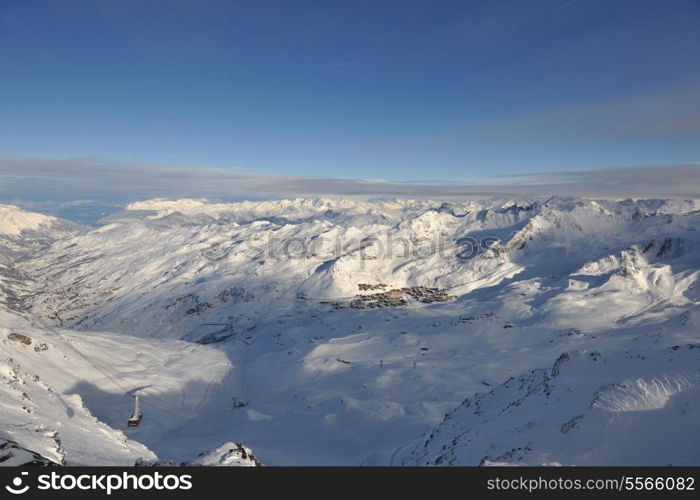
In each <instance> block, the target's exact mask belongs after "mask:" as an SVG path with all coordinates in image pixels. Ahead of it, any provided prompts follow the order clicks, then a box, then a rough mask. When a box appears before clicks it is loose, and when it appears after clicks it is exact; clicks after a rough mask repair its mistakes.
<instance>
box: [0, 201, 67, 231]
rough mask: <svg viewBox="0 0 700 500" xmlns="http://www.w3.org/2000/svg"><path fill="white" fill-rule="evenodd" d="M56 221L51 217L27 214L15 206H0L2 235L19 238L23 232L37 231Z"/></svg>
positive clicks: (32, 213) (0, 229)
mask: <svg viewBox="0 0 700 500" xmlns="http://www.w3.org/2000/svg"><path fill="white" fill-rule="evenodd" d="M56 221H57V219H56V218H55V217H51V216H50V215H42V214H37V213H34V212H27V211H25V210H22V209H21V208H19V207H16V206H14V205H0V235H7V236H19V235H20V234H21V233H22V231H26V230H29V231H36V230H38V229H40V228H42V227H48V226H51V225H52V224H53V223H55V222H56Z"/></svg>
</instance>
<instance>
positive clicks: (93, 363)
mask: <svg viewBox="0 0 700 500" xmlns="http://www.w3.org/2000/svg"><path fill="white" fill-rule="evenodd" d="M37 319H39V318H37ZM39 322H40V323H41V324H42V326H44V327H45V328H46V329H48V330H50V331H51V332H52V333H53V334H54V335H55V336H56V338H58V339H59V340H60V341H61V342H62V343H63V344H64V345H66V346H67V347H69V348H70V349H71V350H72V351H73V352H74V353H76V354H77V355H78V356H80V357H81V358H83V359H84V360H85V361H87V362H88V363H89V364H90V365H91V366H92V367H93V368H95V369H96V370H97V371H99V372H100V373H101V374H102V375H104V376H105V377H107V378H108V379H109V380H111V381H112V383H113V384H114V385H116V386H117V387H118V388H119V389H120V390H122V391H123V392H124V393H125V394H129V392H130V391H131V390H132V389H130V388H129V387H126V386H125V385H123V384H122V383H120V382H119V381H118V380H117V379H116V378H115V377H113V376H112V375H110V374H109V373H108V370H107V368H106V367H105V366H104V365H101V364H100V363H97V361H95V360H91V359H90V358H89V357H87V356H86V355H85V354H83V353H82V352H80V351H79V350H78V349H77V348H76V347H75V346H74V345H73V344H72V343H71V342H70V341H69V340H67V339H65V338H64V337H63V335H61V334H60V333H59V332H58V331H57V330H56V328H55V327H53V326H51V325H48V324H46V323H45V322H44V321H43V320H41V319H39ZM148 399H149V400H151V399H153V400H156V401H159V402H161V403H162V404H163V405H166V406H169V407H171V408H173V409H175V410H176V411H179V410H180V409H179V408H178V407H177V406H175V405H174V404H172V403H170V402H168V401H166V400H164V399H162V398H160V397H158V396H156V395H154V394H149V395H148ZM142 403H145V404H146V405H148V406H152V407H154V408H156V409H159V410H160V411H163V412H165V413H169V414H171V415H175V416H178V417H180V418H191V416H190V415H185V414H184V413H179V414H176V413H174V412H172V411H169V410H166V409H164V408H162V407H159V406H158V405H156V404H154V403H153V402H151V401H142Z"/></svg>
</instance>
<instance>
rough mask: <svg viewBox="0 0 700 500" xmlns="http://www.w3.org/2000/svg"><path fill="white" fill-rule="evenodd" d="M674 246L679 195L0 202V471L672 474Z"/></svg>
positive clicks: (685, 460) (694, 237)
mask: <svg viewBox="0 0 700 500" xmlns="http://www.w3.org/2000/svg"><path fill="white" fill-rule="evenodd" d="M699 230H700V203H699V202H698V201H696V200H680V199H671V200H620V201H604V200H595V201H594V200H586V199H578V198H576V199H574V198H556V197H554V198H548V199H547V198H533V199H518V200H503V199H501V200H478V201H470V202H467V203H443V202H432V201H426V200H417V201H416V200H391V201H374V202H370V201H356V200H335V199H294V200H280V201H268V202H241V203H210V202H207V201H204V200H163V199H154V200H145V201H141V202H136V203H132V204H131V205H129V206H127V207H126V209H125V210H123V211H121V212H119V213H116V214H113V215H111V216H108V217H106V218H105V219H103V220H102V221H101V223H100V225H99V226H97V227H87V226H82V225H78V224H75V223H72V222H69V221H65V220H61V219H57V218H54V217H50V216H46V215H42V214H37V213H32V212H27V211H24V210H22V209H19V208H17V207H14V206H9V205H0V374H1V377H0V460H3V457H7V458H6V459H5V460H4V461H3V462H0V463H3V464H6V465H17V464H18V463H20V462H24V461H26V462H31V461H33V460H39V461H41V460H46V461H50V462H52V463H56V464H67V465H133V464H135V463H140V464H151V463H163V462H168V461H171V463H178V464H192V465H258V464H259V463H260V462H262V463H263V464H266V465H494V464H509V465H511V464H512V465H535V464H537V465H540V464H548V465H557V464H561V465H618V464H619V465H667V464H673V465H687V464H695V465H696V464H699V463H700V329H699V327H700V307H699V306H700V282H699V281H698V280H699V278H700V257H699V254H698V249H699V248H700V234H699V233H698V231H699ZM134 394H138V395H139V397H140V400H141V403H142V409H143V413H144V417H143V421H142V423H141V424H140V425H139V426H138V427H136V428H127V426H126V421H127V418H128V417H129V415H130V413H131V410H132V406H133V402H132V401H133V400H132V397H131V396H132V395H134ZM251 450H252V452H251ZM253 454H254V455H253Z"/></svg>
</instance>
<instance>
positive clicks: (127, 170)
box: [0, 158, 700, 202]
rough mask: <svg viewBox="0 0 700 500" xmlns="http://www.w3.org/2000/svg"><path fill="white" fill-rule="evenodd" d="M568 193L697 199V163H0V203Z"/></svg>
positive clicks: (23, 160) (699, 177)
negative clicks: (424, 174)
mask: <svg viewBox="0 0 700 500" xmlns="http://www.w3.org/2000/svg"><path fill="white" fill-rule="evenodd" d="M498 195H503V196H538V195H542V196H548V195H571V196H584V197H593V198H620V197H700V164H690V165H654V166H638V167H628V168H614V169H597V170H586V171H574V172H548V173H532V174H527V175H519V176H500V177H489V178H481V179H479V180H473V181H469V180H465V181H459V182H455V181H449V182H448V181H437V180H435V181H432V180H425V181H413V182H394V181H389V180H382V179H342V178H331V177H295V176H281V175H265V174H259V173H255V172H251V171H249V170H243V169H224V168H195V167H173V166H165V165H155V164H150V163H139V162H114V161H105V160H95V159H76V160H71V159H61V160H50V159H41V158H0V199H2V200H5V201H8V200H27V201H33V202H46V201H49V200H51V201H57V202H66V201H73V200H86V199H89V200H97V201H100V202H105V201H109V202H124V201H132V200H137V199H146V198H153V197H206V198H216V199H224V200H232V199H264V198H279V197H292V196H348V197H381V196H396V197H414V198H415V197H421V198H449V199H462V198H468V197H474V196H498Z"/></svg>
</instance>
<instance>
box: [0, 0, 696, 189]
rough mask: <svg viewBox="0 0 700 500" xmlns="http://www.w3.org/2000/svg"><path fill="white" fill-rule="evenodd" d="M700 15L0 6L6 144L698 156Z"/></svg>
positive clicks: (590, 2) (175, 160)
mask: <svg viewBox="0 0 700 500" xmlns="http://www.w3.org/2000/svg"><path fill="white" fill-rule="evenodd" d="M699 27H700V2H698V1H697V0H665V1H657V0H654V1H648V0H615V1H610V0H527V1H524V0H490V1H478V2H477V1H474V2H469V1H456V2H449V1H434V0H433V1H395V2H388V1H377V0H375V1H362V0H353V1H345V2H336V1H314V2H305V1H267V0H255V1H250V2H246V1H196V2H195V1H177V0H169V1H149V0H138V1H132V0H112V1H104V0H103V1H100V0H85V1H80V0H55V1H47V0H44V1H35V0H0V155H3V156H5V157H16V158H27V157H31V158H44V159H46V158H49V159H51V158H53V159H65V158H82V159H85V158H88V159H89V158H100V159H109V160H116V161H126V162H150V163H157V164H163V165H182V166H187V167H215V168H221V167H223V168H227V167H236V168H243V169H248V170H250V171H254V172H259V173H261V174H275V175H293V176H328V177H340V178H347V179H353V178H383V179H390V180H393V181H412V180H418V179H438V180H450V179H457V180H463V179H470V178H482V177H490V176H494V175H513V174H523V173H528V172H547V171H567V170H580V169H599V168H608V167H616V166H630V165H654V164H681V163H691V162H697V161H698V160H700V62H699V61H700V29H699ZM85 168H89V166H86V167H85Z"/></svg>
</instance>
